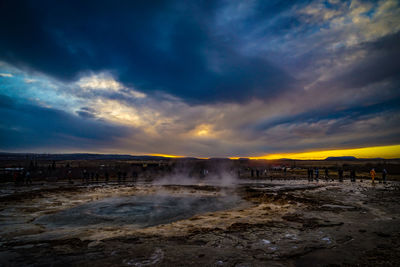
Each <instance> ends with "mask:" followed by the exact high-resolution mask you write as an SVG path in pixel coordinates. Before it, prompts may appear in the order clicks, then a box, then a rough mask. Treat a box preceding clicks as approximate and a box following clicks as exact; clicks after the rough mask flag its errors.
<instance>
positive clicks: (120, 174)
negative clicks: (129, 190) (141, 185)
mask: <svg viewBox="0 0 400 267" xmlns="http://www.w3.org/2000/svg"><path fill="white" fill-rule="evenodd" d="M117 176H118V183H121V178H122V173H121V172H120V171H118V172H117Z"/></svg>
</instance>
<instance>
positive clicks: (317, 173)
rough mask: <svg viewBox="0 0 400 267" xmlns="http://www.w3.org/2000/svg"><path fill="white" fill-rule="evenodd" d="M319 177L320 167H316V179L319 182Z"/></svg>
mask: <svg viewBox="0 0 400 267" xmlns="http://www.w3.org/2000/svg"><path fill="white" fill-rule="evenodd" d="M318 179H319V169H318V168H315V181H317V182H318Z"/></svg>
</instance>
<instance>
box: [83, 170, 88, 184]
mask: <svg viewBox="0 0 400 267" xmlns="http://www.w3.org/2000/svg"><path fill="white" fill-rule="evenodd" d="M87 176H88V173H87V171H86V169H83V171H82V183H84V182H85V181H87Z"/></svg>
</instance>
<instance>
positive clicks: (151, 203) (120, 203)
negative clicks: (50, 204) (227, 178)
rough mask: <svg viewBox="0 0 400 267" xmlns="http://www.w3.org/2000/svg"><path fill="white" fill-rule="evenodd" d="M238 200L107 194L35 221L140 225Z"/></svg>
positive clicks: (65, 224) (224, 206)
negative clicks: (109, 195) (103, 197)
mask: <svg viewBox="0 0 400 267" xmlns="http://www.w3.org/2000/svg"><path fill="white" fill-rule="evenodd" d="M240 203H243V200H241V198H239V197H238V196H218V197H217V196H173V195H143V196H124V197H110V198H106V199H102V200H99V201H93V202H89V203H86V204H82V205H79V206H76V207H73V208H69V209H65V210H62V211H59V212H57V213H54V214H49V215H44V216H41V217H39V218H38V219H36V220H35V223H37V224H40V225H44V226H46V227H47V228H53V227H68V226H70V227H76V226H88V225H100V226H116V225H121V226H125V225H126V226H130V227H136V228H144V227H150V226H156V225H159V224H166V223H170V222H174V221H178V220H182V219H188V218H190V217H192V216H194V215H197V214H202V213H206V212H214V211H219V210H225V209H230V208H233V207H235V206H237V205H238V204H240Z"/></svg>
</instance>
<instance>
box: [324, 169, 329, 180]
mask: <svg viewBox="0 0 400 267" xmlns="http://www.w3.org/2000/svg"><path fill="white" fill-rule="evenodd" d="M325 180H326V181H327V182H328V180H329V170H328V168H326V167H325Z"/></svg>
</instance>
